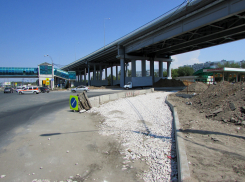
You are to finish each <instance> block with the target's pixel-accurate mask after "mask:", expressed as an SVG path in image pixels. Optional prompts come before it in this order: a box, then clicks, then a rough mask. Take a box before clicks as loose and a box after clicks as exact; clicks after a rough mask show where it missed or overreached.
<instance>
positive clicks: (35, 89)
mask: <svg viewBox="0 0 245 182" xmlns="http://www.w3.org/2000/svg"><path fill="white" fill-rule="evenodd" d="M40 92H41V91H40V89H39V88H38V87H36V86H35V87H27V88H24V89H22V90H19V91H18V93H19V94H39V93H40Z"/></svg>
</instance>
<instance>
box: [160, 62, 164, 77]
mask: <svg viewBox="0 0 245 182" xmlns="http://www.w3.org/2000/svg"><path fill="white" fill-rule="evenodd" d="M159 77H163V67H162V61H159Z"/></svg>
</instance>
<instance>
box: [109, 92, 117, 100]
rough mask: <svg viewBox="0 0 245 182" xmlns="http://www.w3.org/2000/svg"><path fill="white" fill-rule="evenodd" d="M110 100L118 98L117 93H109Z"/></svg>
mask: <svg viewBox="0 0 245 182" xmlns="http://www.w3.org/2000/svg"><path fill="white" fill-rule="evenodd" d="M109 97H110V101H113V100H117V99H118V94H109Z"/></svg>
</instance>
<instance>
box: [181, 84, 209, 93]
mask: <svg viewBox="0 0 245 182" xmlns="http://www.w3.org/2000/svg"><path fill="white" fill-rule="evenodd" d="M207 88H208V85H207V84H205V83H202V82H195V83H192V84H191V85H189V86H188V88H185V89H184V90H182V92H187V90H188V93H189V92H190V93H200V92H203V91H205V90H206V89H207Z"/></svg>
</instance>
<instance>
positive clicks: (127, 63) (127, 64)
mask: <svg viewBox="0 0 245 182" xmlns="http://www.w3.org/2000/svg"><path fill="white" fill-rule="evenodd" d="M125 67H126V68H125V70H126V77H128V63H126V65H125Z"/></svg>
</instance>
